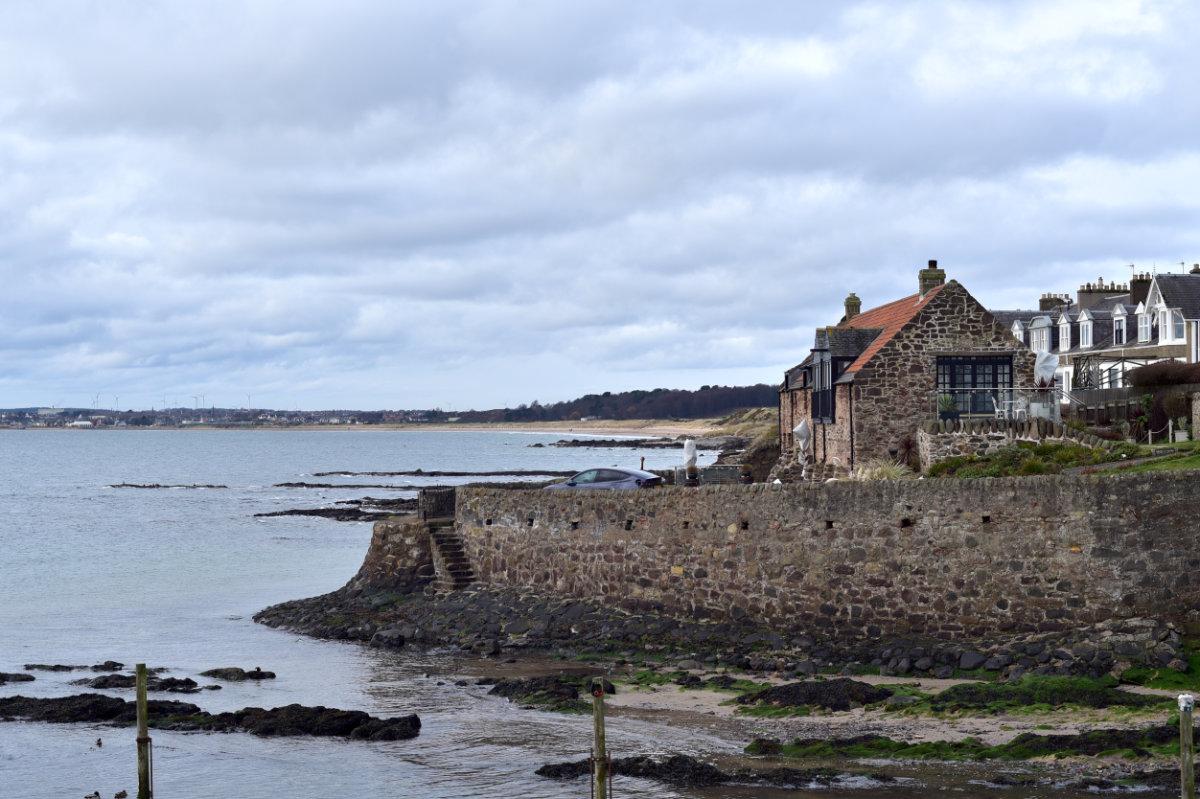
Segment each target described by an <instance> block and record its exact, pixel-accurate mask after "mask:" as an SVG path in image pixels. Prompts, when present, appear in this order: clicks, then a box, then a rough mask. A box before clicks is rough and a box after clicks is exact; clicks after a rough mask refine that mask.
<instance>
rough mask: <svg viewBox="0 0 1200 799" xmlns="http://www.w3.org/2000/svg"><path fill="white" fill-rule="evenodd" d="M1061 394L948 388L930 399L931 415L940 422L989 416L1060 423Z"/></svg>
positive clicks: (1056, 391)
mask: <svg viewBox="0 0 1200 799" xmlns="http://www.w3.org/2000/svg"><path fill="white" fill-rule="evenodd" d="M1064 401H1065V400H1064V398H1063V394H1062V390H1061V389H1059V388H1057V387H1051V388H949V389H939V390H937V391H935V392H933V393H932V394H931V395H930V402H931V408H930V411H931V414H932V415H934V416H936V417H937V418H940V419H958V418H960V417H964V416H966V417H980V416H987V417H992V418H995V419H1008V420H1011V421H1023V420H1027V419H1049V420H1051V421H1055V422H1057V421H1061V419H1062V411H1061V410H1060V405H1061V403H1062V402H1064Z"/></svg>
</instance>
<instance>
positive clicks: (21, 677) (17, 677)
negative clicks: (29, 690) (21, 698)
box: [0, 671, 33, 685]
mask: <svg viewBox="0 0 1200 799" xmlns="http://www.w3.org/2000/svg"><path fill="white" fill-rule="evenodd" d="M9 682H33V675H32V674H25V673H24V672H15V673H13V672H6V671H0V685H4V684H5V683H9Z"/></svg>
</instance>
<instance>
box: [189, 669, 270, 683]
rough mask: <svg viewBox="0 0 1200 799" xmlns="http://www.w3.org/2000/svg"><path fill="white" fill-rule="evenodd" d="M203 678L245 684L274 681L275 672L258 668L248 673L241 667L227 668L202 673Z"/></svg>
mask: <svg viewBox="0 0 1200 799" xmlns="http://www.w3.org/2000/svg"><path fill="white" fill-rule="evenodd" d="M200 676H201V677H212V678H213V679H214V680H226V681H228V682H245V681H246V680H273V679H275V672H273V671H263V670H262V669H260V668H259V667H258V666H255V667H254V668H253V669H250V670H249V671H247V670H246V669H243V668H241V667H239V666H225V667H223V668H219V669H209V670H208V671H202V672H200Z"/></svg>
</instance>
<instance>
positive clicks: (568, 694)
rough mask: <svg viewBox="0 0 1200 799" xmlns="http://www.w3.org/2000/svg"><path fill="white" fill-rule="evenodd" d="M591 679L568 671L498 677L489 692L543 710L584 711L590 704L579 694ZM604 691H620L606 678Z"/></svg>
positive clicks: (585, 688) (610, 692)
mask: <svg viewBox="0 0 1200 799" xmlns="http://www.w3.org/2000/svg"><path fill="white" fill-rule="evenodd" d="M590 682H591V681H590V679H588V678H585V677H579V676H572V675H569V674H552V675H548V676H545V677H526V678H520V679H511V680H496V682H495V683H494V684H493V685H492V689H491V690H490V691H488V694H490V695H493V696H502V697H504V698H505V699H508V700H511V701H513V702H517V703H520V704H524V705H531V706H534V707H538V708H541V709H543V710H557V711H562V712H571V713H573V712H582V711H585V710H587V708H588V704H587V703H586V702H584V701H583V700H581V698H580V694H581V691H584V692H586V690H587V686H588V684H590ZM604 691H605V693H607V694H615V693H616V692H617V690H616V687H615V686H613V684H612V683H610V682H609V681H608V680H605V681H604Z"/></svg>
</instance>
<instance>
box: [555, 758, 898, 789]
mask: <svg viewBox="0 0 1200 799" xmlns="http://www.w3.org/2000/svg"><path fill="white" fill-rule="evenodd" d="M590 772H591V762H590V761H588V760H577V761H574V762H571V763H547V764H546V765H544V766H542V767H541V768H539V769H538V770H537V771H536V772H535V773H536V774H537V775H538V776H539V777H547V778H549V779H555V780H571V779H578V778H580V777H585V776H587V775H588V774H589V773H590ZM612 773H613V774H614V775H620V776H626V777H640V778H641V779H646V780H654V781H656V782H663V783H666V784H668V785H670V786H672V787H675V788H711V787H714V786H717V785H727V784H738V785H762V786H771V787H778V788H805V787H809V786H812V785H824V786H828V785H834V784H836V783H837V782H838V781H839V780H841V779H844V778H846V777H848V776H849V775H846V774H843V773H842V772H839V771H837V770H834V769H828V768H806V769H798V768H786V767H784V768H773V769H767V770H764V771H750V770H737V771H723V770H722V769H719V768H717V767H716V766H714V765H712V764H711V763H705V762H704V761H702V760H697V759H696V758H694V757H689V756H688V755H671V756H669V757H666V758H653V757H646V756H640V757H622V758H617V759H616V760H613V762H612ZM870 776H871V777H872V778H873V779H875V780H876V781H877V782H890V781H892V778H891V777H886V776H882V775H870Z"/></svg>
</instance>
